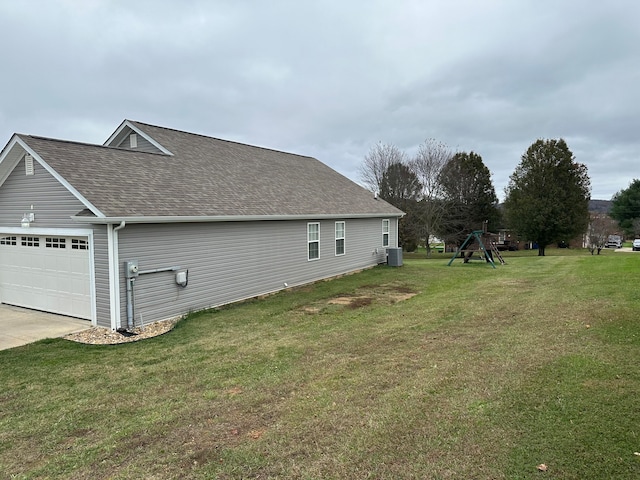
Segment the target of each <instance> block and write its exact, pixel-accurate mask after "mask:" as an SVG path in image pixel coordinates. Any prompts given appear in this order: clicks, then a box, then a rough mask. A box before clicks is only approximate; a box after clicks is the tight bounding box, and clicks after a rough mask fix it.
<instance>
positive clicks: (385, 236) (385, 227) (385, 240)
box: [382, 220, 389, 247]
mask: <svg viewBox="0 0 640 480" xmlns="http://www.w3.org/2000/svg"><path fill="white" fill-rule="evenodd" d="M382 246H383V247H388V246H389V220H382Z"/></svg>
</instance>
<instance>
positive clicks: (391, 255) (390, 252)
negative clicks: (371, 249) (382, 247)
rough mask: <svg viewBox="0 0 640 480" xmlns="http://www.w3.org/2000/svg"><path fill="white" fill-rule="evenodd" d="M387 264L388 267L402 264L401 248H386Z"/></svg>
mask: <svg viewBox="0 0 640 480" xmlns="http://www.w3.org/2000/svg"><path fill="white" fill-rule="evenodd" d="M387 265H389V266H390V267H401V266H402V248H387Z"/></svg>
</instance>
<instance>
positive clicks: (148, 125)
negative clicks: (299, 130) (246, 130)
mask: <svg viewBox="0 0 640 480" xmlns="http://www.w3.org/2000/svg"><path fill="white" fill-rule="evenodd" d="M125 121H128V122H131V123H133V124H139V125H144V126H146V127H152V128H159V129H162V130H169V131H171V132H177V133H184V134H187V135H193V136H196V137H202V138H207V139H209V140H218V141H220V142H225V143H233V144H235V145H243V146H245V147H251V148H258V149H260V150H268V151H270V152H276V153H284V154H286V155H293V156H295V157H304V158H311V159H313V160H317V158H315V157H312V156H310V155H302V154H300V153H292V152H287V151H285V150H278V149H276V148H270V147H262V146H260V145H252V144H250V143H244V142H238V141H235V140H227V139H225V138H219V137H212V136H211V135H205V134H204V133H194V132H187V131H186V130H179V129H177V128H171V127H163V126H160V125H153V124H151V123H145V122H139V121H137V120H130V119H126V120H125Z"/></svg>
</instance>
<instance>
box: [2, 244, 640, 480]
mask: <svg viewBox="0 0 640 480" xmlns="http://www.w3.org/2000/svg"><path fill="white" fill-rule="evenodd" d="M565 252H567V250H562V251H553V252H552V251H548V253H549V256H546V257H537V256H517V255H514V254H516V253H518V252H513V253H514V254H511V255H506V257H507V258H506V260H507V265H505V266H500V265H498V267H497V269H495V270H494V269H492V268H490V267H488V266H487V265H485V264H482V263H480V262H477V263H471V264H466V265H465V264H462V263H461V261H459V260H457V261H456V262H455V263H454V264H453V265H452V266H451V267H447V266H446V263H447V262H448V259H449V258H450V257H449V256H448V255H442V256H440V257H435V259H430V260H422V259H415V260H413V259H406V258H405V265H404V266H403V267H401V268H391V267H378V268H374V269H371V270H367V271H364V272H362V273H359V274H356V275H350V276H346V277H342V278H339V279H336V280H333V281H329V282H319V283H317V284H314V285H311V286H307V287H302V288H298V289H294V290H291V291H287V292H281V293H279V294H277V295H273V296H271V297H268V298H266V299H262V300H255V301H249V302H245V303H242V304H238V305H234V306H229V307H226V308H222V309H218V310H215V311H210V312H203V313H198V314H193V315H190V316H189V317H188V318H187V319H185V320H183V321H181V322H180V323H179V324H178V326H177V327H176V328H175V330H173V331H172V332H170V333H168V334H166V335H163V336H161V337H157V338H154V339H150V340H145V341H142V342H137V343H131V344H123V345H118V346H87V345H81V344H76V343H72V342H69V341H66V340H61V339H57V340H47V341H42V342H38V343H35V344H31V345H28V346H25V347H20V348H15V349H11V350H6V351H0V365H1V367H2V368H1V369H0V385H2V388H1V389H0V478H2V479H4V478H16V479H32V478H47V479H55V478H65V479H84V478H87V479H88V478H91V479H103V478H104V479H106V478H109V479H131V478H150V479H151V478H153V479H168V478H196V479H197V478H203V479H204V478H216V479H240V478H256V479H275V478H279V479H289V478H297V479H364V478H371V479H399V478H402V479H405V478H406V479H408V478H415V479H448V478H460V479H540V478H547V479H576V480H577V479H580V480H586V479H603V478H615V479H637V478H640V455H638V454H636V453H635V452H640V368H639V363H640V362H639V360H640V321H639V320H638V311H639V307H640V288H639V285H640V254H632V253H613V252H611V253H610V252H606V254H603V255H600V256H591V255H589V254H588V253H585V252H584V251H583V252H582V253H583V254H579V253H580V252H578V254H576V253H575V252H570V254H565ZM552 253H553V254H552ZM540 464H545V465H546V466H547V470H546V471H545V472H541V471H539V470H538V468H537V467H538V465H540Z"/></svg>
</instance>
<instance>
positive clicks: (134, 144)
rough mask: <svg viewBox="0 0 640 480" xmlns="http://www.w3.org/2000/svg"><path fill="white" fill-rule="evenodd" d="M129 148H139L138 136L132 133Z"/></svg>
mask: <svg viewBox="0 0 640 480" xmlns="http://www.w3.org/2000/svg"><path fill="white" fill-rule="evenodd" d="M129 147H131V148H138V134H137V133H132V134H131V135H129Z"/></svg>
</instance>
